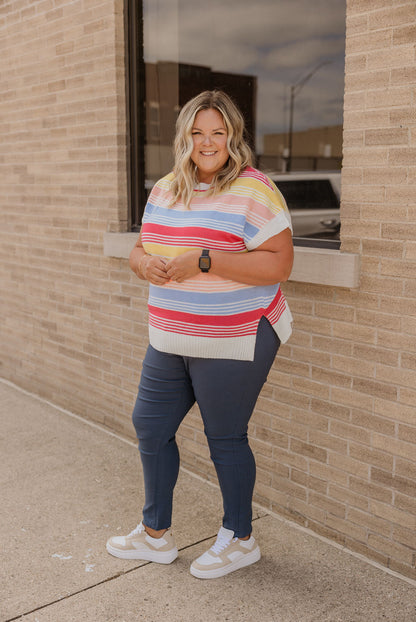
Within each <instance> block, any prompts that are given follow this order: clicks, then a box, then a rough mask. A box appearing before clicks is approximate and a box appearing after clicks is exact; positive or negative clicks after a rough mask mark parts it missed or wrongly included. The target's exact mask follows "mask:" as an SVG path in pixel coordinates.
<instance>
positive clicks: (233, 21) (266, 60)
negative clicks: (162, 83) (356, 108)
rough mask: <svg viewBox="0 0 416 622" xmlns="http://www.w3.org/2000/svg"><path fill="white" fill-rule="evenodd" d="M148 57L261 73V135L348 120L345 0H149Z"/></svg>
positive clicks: (146, 16)
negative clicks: (292, 92) (291, 115)
mask: <svg viewBox="0 0 416 622" xmlns="http://www.w3.org/2000/svg"><path fill="white" fill-rule="evenodd" d="M143 9H144V49H145V61H146V62H156V61H158V60H164V61H166V60H173V61H179V62H184V63H191V64H199V65H205V66H208V67H211V68H212V69H213V70H214V71H224V72H231V73H242V74H248V75H255V76H257V85H258V98H257V132H258V135H257V142H258V147H257V148H258V150H260V151H261V143H262V135H263V134H265V133H272V132H284V131H287V129H288V119H289V99H290V86H291V85H294V84H296V83H297V82H298V81H299V80H301V79H302V78H303V77H304V76H305V75H307V74H308V73H309V72H311V71H313V70H314V69H315V68H316V67H317V66H318V65H320V64H321V63H324V62H327V64H325V65H324V66H322V67H321V68H320V69H318V71H316V73H315V74H314V75H313V76H312V77H311V79H310V80H308V82H307V83H306V84H305V85H304V86H303V88H302V89H301V90H300V92H299V93H298V94H297V96H296V104H295V130H300V129H306V128H309V127H319V126H322V125H336V124H340V123H342V101H343V93H344V59H345V12H346V7H345V0H256V1H255V2H254V1H253V0H238V2H237V1H235V2H233V1H228V2H226V1H224V0H221V1H220V0H209V1H207V0H144V7H143Z"/></svg>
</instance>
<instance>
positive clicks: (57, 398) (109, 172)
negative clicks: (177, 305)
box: [0, 0, 146, 430]
mask: <svg viewBox="0 0 416 622" xmlns="http://www.w3.org/2000/svg"><path fill="white" fill-rule="evenodd" d="M0 28H1V31H2V38H1V44H0V45H1V51H0V55H1V59H2V68H1V78H0V79H1V87H0V88H1V98H0V119H1V121H0V133H1V140H0V175H1V178H0V187H1V212H2V227H1V233H0V236H1V250H0V253H1V261H0V278H1V281H2V297H1V302H0V304H1V310H2V321H1V327H0V330H1V339H2V353H1V359H2V370H1V373H2V375H4V376H5V377H6V378H10V379H12V380H13V381H14V382H16V383H17V384H20V385H22V386H23V387H25V388H27V389H29V390H33V391H35V392H36V393H39V394H40V395H42V396H45V397H47V398H48V399H50V400H52V401H53V402H56V403H57V404H61V405H62V406H64V407H66V408H69V409H70V410H74V411H75V412H78V413H82V414H84V415H85V416H87V417H91V418H94V419H95V420H97V421H101V422H103V423H106V424H108V425H111V426H113V427H115V428H117V429H120V430H127V429H128V430H130V408H131V391H132V386H133V385H134V383H135V382H136V376H137V368H138V366H139V361H140V359H141V357H142V355H143V350H144V342H145V337H144V336H143V335H145V334H146V329H145V319H144V315H143V314H144V307H145V304H144V302H143V303H142V305H141V306H140V304H139V307H138V308H137V306H136V308H135V309H133V308H132V305H131V300H130V295H131V293H132V291H134V292H135V294H137V292H138V291H139V292H140V291H141V293H142V297H143V299H144V297H145V292H144V290H140V287H137V284H136V283H134V288H133V280H134V279H133V275H132V276H130V274H129V271H128V269H127V268H126V262H124V261H119V260H110V259H107V258H105V257H104V256H103V250H102V236H103V232H104V231H106V230H108V229H114V230H117V229H119V228H120V229H125V228H126V226H127V224H126V221H127V188H126V164H125V159H126V147H125V144H126V119H125V75H124V62H125V61H124V17H123V0H71V1H70V2H69V1H68V0H11V1H8V2H7V1H6V2H3V3H2V7H1V9H0ZM129 288H130V289H129Z"/></svg>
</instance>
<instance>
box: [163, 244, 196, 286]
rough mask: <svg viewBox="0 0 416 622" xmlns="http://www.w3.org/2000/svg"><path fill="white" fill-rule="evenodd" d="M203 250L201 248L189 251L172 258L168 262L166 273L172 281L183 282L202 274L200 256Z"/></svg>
mask: <svg viewBox="0 0 416 622" xmlns="http://www.w3.org/2000/svg"><path fill="white" fill-rule="evenodd" d="M200 255H201V251H200V250H199V249H196V250H191V251H187V252H186V253H183V254H182V255H178V257H174V258H173V259H170V260H169V261H168V262H167V264H166V273H167V275H168V277H169V278H170V280H171V281H176V282H177V283H182V281H186V279H190V278H192V277H193V276H196V275H197V274H200V272H201V271H200V269H199V256H200Z"/></svg>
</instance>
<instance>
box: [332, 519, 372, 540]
mask: <svg viewBox="0 0 416 622" xmlns="http://www.w3.org/2000/svg"><path fill="white" fill-rule="evenodd" d="M325 522H326V526H327V527H330V528H331V529H335V530H336V531H338V532H340V533H341V534H343V535H346V536H349V537H350V538H352V539H354V541H357V540H358V541H359V542H360V541H361V542H364V541H365V540H366V536H367V532H366V529H365V528H364V527H359V526H358V525H353V524H351V523H350V522H348V521H347V520H343V519H342V518H339V517H337V516H331V515H329V516H328V517H327V519H326V521H325Z"/></svg>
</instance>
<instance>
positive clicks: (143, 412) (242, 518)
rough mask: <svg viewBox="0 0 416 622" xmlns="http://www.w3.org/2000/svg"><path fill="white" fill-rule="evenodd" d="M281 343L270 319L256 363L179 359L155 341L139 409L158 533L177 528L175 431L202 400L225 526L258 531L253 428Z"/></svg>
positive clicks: (151, 515) (149, 504)
mask: <svg viewBox="0 0 416 622" xmlns="http://www.w3.org/2000/svg"><path fill="white" fill-rule="evenodd" d="M279 345H280V341H279V338H278V337H277V335H276V333H275V331H274V329H273V328H272V326H271V325H270V323H269V322H268V320H266V318H264V317H263V318H262V319H261V321H260V324H259V328H258V331H257V337H256V348H255V355H254V361H237V360H231V359H204V358H194V357H186V356H178V355H176V354H167V353H165V352H159V351H158V350H155V349H154V348H153V347H152V346H149V348H148V350H147V353H146V356H145V358H144V361H143V370H142V375H141V380H140V385H139V393H138V396H137V401H136V405H135V407H134V410H133V423H134V427H135V429H136V433H137V438H138V439H139V451H140V456H141V460H142V465H143V473H144V483H145V505H144V508H143V522H144V524H145V525H146V526H148V527H151V528H153V529H157V530H159V529H166V528H167V527H170V525H171V517H172V499H173V490H174V487H175V484H176V480H177V477H178V471H179V452H178V447H177V445H176V441H175V434H176V431H177V429H178V427H179V425H180V423H181V421H182V420H183V418H184V417H185V415H186V413H187V412H188V411H189V409H190V408H191V406H192V405H193V404H194V403H195V401H196V402H197V403H198V406H199V409H200V412H201V415H202V419H203V423H204V431H205V434H206V437H207V440H208V444H209V449H210V454H211V459H212V461H213V463H214V465H215V469H216V472H217V476H218V481H219V484H220V488H221V492H222V497H223V505H224V517H223V526H224V527H225V528H227V529H232V530H233V531H234V533H235V535H236V536H237V537H240V538H242V537H244V536H247V535H249V534H250V533H251V520H252V496H253V488H254V482H255V477H256V465H255V461H254V456H253V453H252V451H251V449H250V446H249V444H248V439H247V426H248V422H249V419H250V417H251V414H252V412H253V410H254V406H255V404H256V401H257V398H258V395H259V393H260V391H261V388H262V386H263V384H264V383H265V381H266V379H267V375H268V373H269V370H270V367H271V365H272V363H273V360H274V358H275V356H276V352H277V350H278V348H279Z"/></svg>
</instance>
